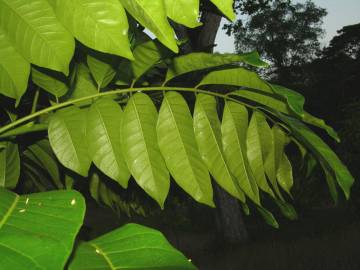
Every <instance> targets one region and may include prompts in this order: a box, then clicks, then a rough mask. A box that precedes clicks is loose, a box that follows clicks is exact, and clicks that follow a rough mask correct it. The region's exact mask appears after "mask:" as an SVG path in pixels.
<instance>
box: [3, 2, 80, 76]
mask: <svg viewBox="0 0 360 270" xmlns="http://www.w3.org/2000/svg"><path fill="white" fill-rule="evenodd" d="M0 18H1V19H0V28H1V29H2V32H3V33H5V35H6V36H7V38H8V40H9V41H10V42H11V44H12V45H13V46H14V47H15V48H16V50H17V52H18V53H19V54H21V55H22V56H23V57H24V58H25V59H26V60H27V61H28V62H30V63H32V64H35V65H37V66H40V67H45V68H49V69H53V70H57V71H60V72H63V73H64V74H68V72H69V63H70V60H71V58H72V56H73V53H74V48H75V42H74V39H73V37H72V36H71V35H70V33H69V32H68V31H67V30H66V29H65V28H64V27H63V26H62V24H60V22H59V21H58V20H57V18H56V16H55V13H54V10H53V9H52V8H51V6H50V4H49V3H48V2H47V1H46V0H32V1H30V2H29V1H27V0H19V1H12V0H1V1H0ZM30 44H31V46H30Z"/></svg>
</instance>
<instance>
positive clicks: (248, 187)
mask: <svg viewBox="0 0 360 270" xmlns="http://www.w3.org/2000/svg"><path fill="white" fill-rule="evenodd" d="M247 128H248V112H247V109H246V108H245V107H244V106H243V105H241V104H238V103H235V102H232V101H227V102H226V103H225V108H224V114H223V120H222V125H221V132H222V142H223V148H224V154H225V158H226V161H227V164H228V166H229V169H230V171H231V173H232V174H233V175H234V177H235V178H236V180H237V181H238V183H239V185H240V187H241V189H242V190H243V191H244V193H245V194H246V195H247V196H248V197H249V198H250V199H251V200H253V201H254V202H255V203H256V204H257V205H260V198H259V190H258V186H257V185H256V180H255V177H254V174H253V172H252V170H251V167H250V164H249V161H248V159H247V154H246V132H247Z"/></svg>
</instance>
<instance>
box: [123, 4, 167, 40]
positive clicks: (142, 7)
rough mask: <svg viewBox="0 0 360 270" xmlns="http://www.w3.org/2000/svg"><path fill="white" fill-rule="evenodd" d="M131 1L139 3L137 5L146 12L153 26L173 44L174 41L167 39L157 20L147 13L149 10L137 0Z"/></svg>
mask: <svg viewBox="0 0 360 270" xmlns="http://www.w3.org/2000/svg"><path fill="white" fill-rule="evenodd" d="M129 1H135V3H137V4H138V5H139V6H140V8H141V9H142V10H143V11H144V14H146V15H147V16H148V17H149V18H150V20H151V22H152V24H153V25H155V26H156V28H157V29H158V30H159V32H160V33H161V35H162V36H163V37H164V38H165V39H166V40H167V41H168V42H169V43H171V41H172V40H169V39H168V38H167V36H166V35H165V34H164V32H163V31H162V29H161V28H160V27H157V23H156V22H155V20H154V19H153V17H152V16H151V14H150V13H148V12H147V9H145V8H144V6H142V5H141V4H140V3H139V1H137V0H129ZM165 20H166V17H165Z"/></svg>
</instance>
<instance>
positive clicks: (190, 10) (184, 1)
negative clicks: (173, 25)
mask: <svg viewBox="0 0 360 270" xmlns="http://www.w3.org/2000/svg"><path fill="white" fill-rule="evenodd" d="M199 5H200V3H199V0H165V6H166V14H167V16H168V17H169V18H170V19H172V20H173V21H174V22H177V23H179V24H182V25H185V26H187V27H190V28H194V27H197V26H199V25H201V23H199V21H198V19H199Z"/></svg>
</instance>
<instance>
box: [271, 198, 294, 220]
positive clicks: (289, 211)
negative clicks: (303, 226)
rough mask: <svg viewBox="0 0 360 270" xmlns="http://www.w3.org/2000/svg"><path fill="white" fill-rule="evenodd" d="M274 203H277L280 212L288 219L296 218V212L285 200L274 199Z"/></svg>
mask: <svg viewBox="0 0 360 270" xmlns="http://www.w3.org/2000/svg"><path fill="white" fill-rule="evenodd" d="M275 202H276V204H277V205H278V207H279V208H280V211H281V213H282V214H283V215H284V216H285V217H286V218H288V219H290V220H296V219H298V215H297V213H296V210H295V208H294V207H293V206H292V205H291V204H289V203H287V202H285V201H281V200H275Z"/></svg>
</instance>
